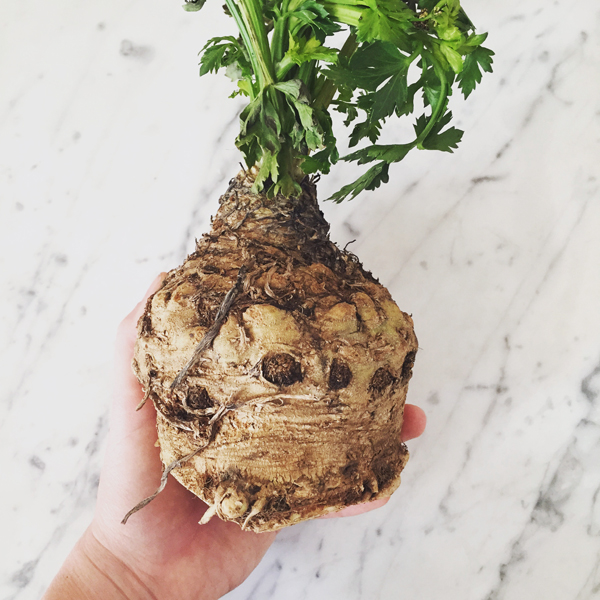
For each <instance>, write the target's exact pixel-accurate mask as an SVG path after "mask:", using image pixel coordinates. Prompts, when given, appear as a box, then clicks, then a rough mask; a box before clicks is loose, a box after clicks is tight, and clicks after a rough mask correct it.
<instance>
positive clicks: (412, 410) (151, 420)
mask: <svg viewBox="0 0 600 600" xmlns="http://www.w3.org/2000/svg"><path fill="white" fill-rule="evenodd" d="M163 277H164V275H161V276H159V277H158V278H157V279H156V280H155V281H154V282H153V284H152V286H151V287H150V289H149V290H148V292H147V293H146V297H145V298H144V300H142V302H140V303H139V304H138V305H137V306H136V307H135V309H134V310H133V311H132V312H131V313H130V314H129V315H128V316H127V317H126V318H125V319H124V321H123V322H122V323H121V325H120V326H119V331H118V335H117V344H116V363H115V372H116V385H115V393H114V400H113V405H112V409H111V418H110V432H109V435H108V440H107V450H106V456H105V462H104V465H103V468H102V475H101V478H100V486H99V489H98V502H97V506H96V512H95V515H94V519H93V521H92V524H91V525H90V527H89V528H88V530H87V531H86V533H85V534H84V536H83V538H82V540H81V541H80V543H79V544H78V546H77V547H76V550H75V551H74V553H73V554H74V555H75V558H77V553H79V554H80V555H83V563H82V558H81V556H80V557H79V562H78V563H77V565H78V566H79V570H81V565H82V564H83V565H84V566H83V568H84V569H88V570H89V569H96V570H97V571H98V572H100V573H102V574H103V576H104V577H105V578H107V579H108V581H106V580H103V584H104V585H109V586H113V587H112V589H113V590H114V592H113V593H114V594H115V595H114V597H119V596H118V595H116V594H117V593H122V594H123V597H127V598H138V597H139V598H154V599H158V598H177V599H178V600H186V599H188V598H189V599H190V600H191V599H194V600H198V599H213V598H220V597H221V596H222V595H224V594H226V593H227V592H228V591H230V590H232V589H233V588H235V587H237V586H238V585H239V584H240V583H242V581H244V580H245V579H246V577H248V575H249V574H250V573H251V572H252V571H253V570H254V568H255V567H256V566H257V565H258V563H259V562H260V560H261V558H262V557H263V555H264V553H265V552H266V551H267V549H268V548H269V546H270V545H271V544H272V543H273V540H274V539H275V533H254V532H251V531H243V530H242V529H240V527H239V525H237V524H236V523H232V522H225V521H222V520H220V519H218V518H213V519H211V520H210V521H209V522H208V523H207V524H206V525H202V526H200V525H198V521H200V519H201V518H202V515H203V514H204V512H205V511H206V508H207V506H206V504H205V503H203V502H202V501H200V500H199V499H198V498H196V496H194V495H193V494H192V493H191V492H189V491H188V490H187V489H186V488H184V487H183V486H182V485H180V484H179V483H178V482H177V481H176V480H175V479H174V478H172V477H169V478H168V482H167V485H166V487H165V489H164V490H163V491H162V492H161V493H160V494H159V495H158V496H157V497H156V498H155V499H154V500H153V501H152V502H151V503H150V504H148V505H147V506H146V507H145V508H143V509H142V510H140V511H139V512H137V513H135V514H134V515H133V516H132V517H131V518H130V520H128V522H127V525H125V526H124V525H122V524H121V520H122V519H123V516H124V515H125V514H126V513H127V512H128V511H129V510H130V509H131V507H132V506H134V505H136V504H137V503H138V502H139V501H140V499H142V498H144V497H146V496H148V495H149V493H151V492H152V491H154V490H155V489H156V487H157V484H158V482H159V480H160V477H161V472H162V463H161V461H160V451H159V449H158V448H157V447H156V446H155V441H156V411H155V409H154V407H153V406H152V404H151V403H147V406H145V407H144V408H143V410H140V411H136V410H135V408H136V406H137V405H138V404H139V403H140V401H141V400H142V397H143V392H142V389H141V386H140V384H139V382H138V381H137V379H136V378H135V376H134V374H133V372H132V370H131V360H132V357H133V347H134V344H135V339H136V335H137V331H136V324H137V321H138V319H139V317H140V316H141V314H142V312H143V310H144V306H145V303H146V299H147V298H148V297H149V296H150V295H151V294H152V293H154V292H155V291H156V290H157V289H158V288H159V287H160V284H161V282H162V279H163ZM424 428H425V414H424V413H423V411H422V410H421V409H419V408H418V407H416V406H413V405H406V407H405V412H404V425H403V428H402V439H403V440H405V441H406V440H409V439H412V438H414V437H417V436H419V435H421V433H422V432H423V430H424ZM387 500H388V499H383V500H377V501H374V502H369V503H366V504H361V505H356V506H350V507H348V508H346V509H344V510H342V511H340V512H338V513H335V515H328V516H329V517H330V516H350V515H355V514H360V513H363V512H366V511H369V510H373V509H374V508H378V507H379V506H382V505H383V504H385V503H386V502H387ZM70 559H71V560H73V557H70ZM65 564H67V563H65ZM67 566H68V565H67ZM63 570H64V568H63ZM59 577H60V574H59ZM57 579H58V578H57ZM99 585H101V583H98V582H97V583H96V588H97V587H98V586H99ZM80 587H81V588H83V587H84V586H83V584H82V585H81V586H80ZM89 587H90V586H88V588H89ZM92 587H93V586H92ZM116 590H120V592H117V591H116ZM56 591H57V594H56V595H55V596H52V595H51V592H52V588H51V589H50V590H49V593H48V596H47V600H50V599H51V598H59V597H61V600H62V599H66V598H68V597H69V596H68V595H66V594H65V593H64V592H63V593H62V595H61V596H59V595H58V590H56ZM102 595H103V596H104V597H106V596H107V594H106V593H104V594H102ZM90 597H96V596H92V595H90ZM98 597H100V594H99V595H98ZM110 597H113V596H110Z"/></svg>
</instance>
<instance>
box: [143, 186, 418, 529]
mask: <svg viewBox="0 0 600 600" xmlns="http://www.w3.org/2000/svg"><path fill="white" fill-rule="evenodd" d="M251 184H252V181H251V180H250V179H249V178H247V177H246V176H245V175H244V174H240V175H238V177H237V178H236V179H234V180H233V181H232V184H231V186H230V188H229V190H228V191H227V193H226V194H225V195H224V196H223V197H222V198H221V200H220V202H221V206H220V209H219V211H218V213H217V215H216V217H215V218H214V220H213V227H212V231H211V232H210V233H209V234H207V235H205V236H204V237H203V238H202V239H201V240H200V241H198V243H197V247H196V251H195V252H194V253H193V254H191V255H190V256H189V257H188V259H187V260H186V261H185V262H184V264H183V265H182V266H180V267H179V268H178V269H175V270H173V271H171V272H170V273H169V274H168V276H167V277H166V279H165V281H164V284H163V286H162V288H161V289H160V290H159V291H158V292H156V293H155V294H154V296H152V298H151V299H150V300H149V301H148V303H147V305H146V310H145V313H144V315H143V316H142V318H141V319H140V321H139V324H138V332H139V337H138V341H137V345H136V351H135V358H134V370H135V372H136V374H137V376H138V378H139V380H140V382H141V383H142V385H143V387H144V389H145V391H146V393H147V394H148V397H149V398H150V399H151V400H152V401H153V403H154V405H155V406H156V409H157V412H158V417H157V429H158V439H159V443H160V447H161V458H162V461H163V463H164V464H165V465H169V464H171V463H173V461H176V460H178V459H179V458H181V457H182V456H185V455H187V454H190V453H192V452H194V450H195V449H196V448H198V447H200V446H203V445H204V444H206V447H205V448H203V449H202V450H201V451H200V452H198V453H197V454H195V455H194V456H193V457H192V458H191V459H190V460H189V461H187V462H186V463H184V464H182V465H181V466H180V467H179V468H177V469H174V470H173V471H172V474H173V476H174V477H175V478H176V479H177V480H178V481H180V482H181V483H182V484H183V485H184V486H185V487H186V488H188V489H189V490H191V491H192V492H193V493H194V494H196V495H197V496H199V497H200V498H201V499H202V500H204V501H205V502H207V503H208V504H209V505H210V509H209V510H210V511H211V512H210V513H209V514H216V515H217V516H219V517H220V518H222V519H224V520H230V521H235V522H237V523H238V524H239V525H240V526H242V527H243V528H244V529H249V530H253V531H257V532H258V531H272V530H276V529H280V528H281V527H285V526H287V525H291V524H294V523H297V522H299V521H303V520H305V519H311V518H314V517H318V516H321V515H323V514H326V513H330V512H333V511H337V510H340V509H342V508H344V507H345V506H348V505H351V504H357V503H360V502H366V501H369V500H375V499H377V498H381V497H384V496H389V495H390V494H391V493H392V492H393V491H394V490H395V489H396V488H397V487H398V485H399V484H400V472H401V471H402V469H403V468H404V466H405V464H406V461H407V460H408V451H407V449H406V446H405V445H404V444H403V443H402V442H401V441H400V430H401V428H402V417H403V410H404V402H405V399H406V393H407V388H408V381H409V379H410V377H411V373H412V366H413V363H414V359H415V354H416V351H417V339H416V337H415V334H414V331H413V323H412V319H411V318H410V317H409V316H408V315H407V314H405V313H403V312H402V311H400V309H399V308H398V307H397V306H396V304H395V303H394V301H393V300H392V298H391V296H390V294H389V292H388V291H387V289H385V288H384V287H383V286H381V285H380V284H379V283H378V282H377V281H376V280H375V279H374V278H373V277H372V276H371V274H370V273H368V272H367V271H365V270H364V269H363V268H362V266H361V264H360V263H359V262H358V260H357V259H356V257H355V256H354V255H352V254H350V253H348V252H345V251H342V250H340V249H339V248H338V247H337V246H335V245H334V244H333V243H332V242H330V240H329V236H328V229H329V227H328V224H327V223H326V221H325V219H324V218H323V215H322V213H321V211H320V210H319V208H318V205H317V200H316V190H315V187H314V185H313V184H312V183H310V182H305V183H304V184H303V190H304V193H303V194H302V196H301V197H300V198H298V199H286V198H283V197H280V196H277V197H275V198H273V199H268V198H266V197H265V196H264V195H261V194H254V193H252V192H251V190H250V187H251ZM242 267H244V268H245V269H246V275H245V278H244V284H243V288H242V289H241V290H240V291H239V293H238V294H237V296H236V298H235V301H234V302H233V304H232V306H231V307H230V308H229V309H228V314H227V318H226V319H225V320H224V322H223V324H222V326H221V327H220V330H219V333H218V335H217V336H216V337H215V338H214V341H213V342H212V345H211V346H210V347H208V348H207V349H206V350H204V351H203V352H202V355H201V356H200V357H199V359H198V360H197V361H196V362H195V363H194V364H193V366H192V367H191V368H189V370H188V372H187V374H186V375H185V377H183V378H182V379H181V381H180V383H179V384H178V385H177V386H175V387H174V388H173V389H171V386H172V384H173V382H174V380H175V379H176V377H177V375H178V374H179V373H180V372H181V370H182V369H183V367H184V366H185V365H186V363H188V361H189V360H190V358H191V357H192V356H193V354H194V351H195V349H196V348H197V346H198V344H199V343H200V341H201V340H202V338H203V337H204V336H205V334H206V332H207V331H208V330H209V329H210V327H211V326H212V325H213V324H214V322H215V318H216V315H217V313H218V311H219V308H220V307H221V305H222V302H223V299H224V297H225V296H226V294H227V292H228V291H230V290H231V289H232V287H234V286H235V283H236V279H237V276H238V272H239V271H240V269H242ZM224 406H225V407H227V408H228V410H227V411H226V412H222V416H221V417H220V418H219V419H218V420H216V421H214V425H211V426H210V427H209V421H210V420H211V417H213V416H214V415H215V413H217V411H219V409H220V408H221V407H224ZM209 430H211V431H210V433H209ZM209 436H210V438H211V439H210V440H209V443H206V442H207V438H208V437H209Z"/></svg>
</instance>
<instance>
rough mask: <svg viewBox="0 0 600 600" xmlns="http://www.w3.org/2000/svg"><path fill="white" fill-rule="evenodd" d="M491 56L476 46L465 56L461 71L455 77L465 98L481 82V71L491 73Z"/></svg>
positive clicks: (486, 49) (488, 51)
mask: <svg viewBox="0 0 600 600" xmlns="http://www.w3.org/2000/svg"><path fill="white" fill-rule="evenodd" d="M493 56H494V53H493V52H492V51H491V50H488V48H484V47H483V46H478V47H477V48H475V49H474V50H473V51H472V52H471V53H470V54H467V56H466V57H465V64H464V67H463V70H462V72H461V73H460V74H459V75H458V77H457V79H458V87H459V88H460V89H461V91H462V93H463V95H464V97H465V98H467V97H468V96H469V95H470V94H471V92H472V91H473V90H474V89H475V86H476V85H477V84H478V83H479V82H480V81H481V77H482V76H483V72H482V71H486V72H487V73H491V72H492V62H493V58H492V57H493Z"/></svg>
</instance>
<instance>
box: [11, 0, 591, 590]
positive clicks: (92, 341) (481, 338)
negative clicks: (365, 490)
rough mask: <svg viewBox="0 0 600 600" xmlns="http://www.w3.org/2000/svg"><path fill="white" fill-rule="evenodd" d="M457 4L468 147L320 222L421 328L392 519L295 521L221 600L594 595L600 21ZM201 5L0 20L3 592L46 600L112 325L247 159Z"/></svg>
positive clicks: (412, 163)
mask: <svg viewBox="0 0 600 600" xmlns="http://www.w3.org/2000/svg"><path fill="white" fill-rule="evenodd" d="M465 5H466V7H467V9H468V12H469V13H470V15H471V17H472V18H473V20H474V21H475V22H476V23H477V24H478V25H479V26H480V28H481V30H482V31H489V32H490V37H489V39H488V45H489V46H490V47H492V48H493V49H494V50H495V51H496V57H495V67H494V70H495V73H494V74H493V75H486V76H485V78H484V80H483V83H482V85H481V87H480V88H479V89H478V90H477V91H476V92H475V93H474V94H473V95H472V96H471V97H470V98H469V99H468V100H467V101H466V102H463V101H462V100H461V99H460V98H458V97H456V98H453V101H452V106H451V107H452V109H453V111H454V114H455V118H456V120H457V122H458V126H459V127H462V128H464V129H465V132H466V133H465V136H464V139H463V142H462V144H461V146H460V147H459V149H458V150H457V151H456V152H455V153H454V154H444V153H431V152H429V153H427V152H413V153H412V154H409V156H408V157H407V158H406V160H405V161H403V164H400V165H398V166H396V167H394V168H392V170H391V180H390V183H389V184H388V185H387V186H384V187H382V188H380V189H379V190H377V191H375V192H370V193H367V194H364V195H363V196H362V197H361V198H358V199H356V200H354V201H352V202H348V203H346V204H342V205H340V206H334V205H331V204H324V205H323V209H324V211H325V213H326V216H327V218H328V219H329V220H330V222H331V226H332V228H331V232H332V237H333V239H335V240H336V241H338V243H339V244H340V245H345V244H347V243H351V246H349V248H351V249H352V251H353V252H355V253H356V254H358V255H359V256H360V257H361V259H362V260H363V261H364V264H365V266H366V267H367V268H369V269H370V270H372V271H373V272H374V273H375V274H376V275H377V276H378V277H379V278H380V280H381V281H382V282H383V283H385V284H386V285H387V286H388V287H389V288H390V290H391V292H392V293H393V295H394V297H395V299H396V300H397V302H398V303H399V305H400V306H401V307H402V308H403V309H404V310H406V311H408V312H410V313H412V314H413V317H414V319H415V323H416V328H417V334H418V337H419V346H420V350H419V355H418V360H417V365H416V368H415V374H414V377H413V380H412V381H411V389H410V401H411V402H414V403H417V404H420V405H421V406H422V407H423V408H424V409H425V410H426V411H427V413H428V417H429V423H428V428H427V431H426V434H425V435H424V436H423V437H422V438H421V439H419V440H414V441H412V442H410V444H409V447H410V450H411V459H410V461H409V464H408V466H407V469H406V471H405V474H404V476H403V484H402V486H401V488H400V489H399V490H398V492H397V493H396V494H394V496H393V498H392V500H391V501H390V503H389V504H388V505H387V506H386V507H385V508H383V509H381V510H378V511H375V512H372V513H369V514H366V515H363V516H361V517H357V518H354V519H343V520H324V521H316V522H309V523H304V524H301V525H298V526H295V527H292V528H289V529H286V530H284V531H283V532H281V533H280V534H279V536H278V538H277V540H276V542H275V544H274V546H273V547H272V548H271V550H270V551H269V552H268V553H267V555H266V556H265V558H264V560H263V561H262V563H261V564H260V566H259V567H258V569H257V570H256V571H255V572H254V573H253V574H252V575H251V576H250V578H249V579H248V580H247V581H246V582H245V583H244V584H243V585H242V586H241V587H240V588H238V589H237V590H235V591H233V592H231V593H230V594H229V595H228V596H227V597H228V598H230V599H231V600H269V599H279V598H285V599H286V600H300V599H304V598H307V599H308V598H310V599H311V600H325V599H327V600H332V599H338V598H339V599H344V600H359V599H360V600H388V599H390V600H391V599H396V598H399V597H407V598H408V597H410V598H423V599H427V600H434V599H438V598H444V599H447V598H450V599H453V600H454V599H456V600H513V599H514V600H517V599H519V600H521V599H523V598H544V600H559V599H560V600H590V599H593V598H596V597H600V466H599V465H600V310H599V309H598V307H599V306H600V237H599V235H598V232H599V231H600V167H599V165H600V77H599V76H598V73H600V6H599V5H598V4H597V2H595V1H594V0H574V1H573V2H566V1H563V0H559V1H557V2H553V3H548V2H543V1H542V0H531V1H530V2H527V3H523V2H517V0H508V1H506V2H502V3H487V2H481V1H478V0H472V1H471V2H469V3H465ZM200 14H201V15H202V17H199V16H198V15H190V14H186V13H185V12H183V11H181V10H180V9H179V7H178V6H174V5H171V4H169V3H159V2H153V1H151V2H150V3H148V2H144V3H142V2H140V0H132V1H131V2H129V3H118V2H116V1H114V0H109V1H108V2H104V3H101V4H89V3H79V4H78V3H73V2H67V0H59V1H57V2H54V3H46V4H43V5H40V6H38V7H36V9H35V10H32V9H31V7H29V6H25V5H23V4H22V3H19V2H17V0H5V2H4V3H3V5H2V8H0V16H1V18H0V81H1V82H2V86H1V89H0V277H1V285H0V306H1V307H2V310H1V311H0V352H1V353H2V360H1V361H0V365H1V366H0V381H1V385H0V453H1V455H2V456H3V458H4V468H3V484H2V492H1V493H0V539H1V540H2V543H1V545H0V558H1V561H0V562H1V564H2V567H1V572H0V597H2V598H6V599H7V600H8V599H11V600H28V599H34V598H39V597H40V596H41V594H42V592H43V590H44V589H45V587H46V586H47V585H48V583H49V581H50V580H51V578H52V577H53V575H54V573H55V572H56V570H57V569H58V567H59V565H60V564H61V562H62V560H63V559H64V557H65V556H66V554H67V553H68V552H69V550H70V548H71V547H72V545H73V544H74V542H75V540H76V539H77V538H78V536H79V535H80V534H81V532H82V531H83V530H84V528H85V527H86V525H87V523H88V522H89V519H90V518H91V514H92V511H93V506H94V499H95V492H96V487H97V482H98V475H99V471H100V464H101V457H102V453H103V449H104V440H105V435H106V431H107V426H108V405H109V398H110V389H111V383H110V373H111V361H112V356H111V354H112V342H113V337H114V332H115V330H116V326H117V324H118V323H119V321H120V319H121V318H122V317H123V316H124V315H125V314H126V313H127V312H129V310H130V309H131V308H132V307H133V305H134V304H135V303H136V302H137V301H138V300H139V298H140V296H141V295H142V294H143V292H144V290H145V289H146V287H147V285H148V284H149V282H150V281H151V280H152V279H153V278H154V276H155V275H156V274H157V273H158V272H160V271H162V270H167V269H169V268H172V267H173V266H175V265H177V264H178V263H179V262H180V261H181V260H182V259H183V257H184V256H185V255H186V253H187V252H189V251H190V250H191V248H192V247H193V244H194V238H196V237H199V236H200V235H201V234H202V233H203V232H204V231H206V230H207V228H208V226H209V223H210V215H211V214H213V213H214V212H215V210H216V207H217V201H218V196H219V194H220V193H222V191H223V190H224V189H225V187H226V185H227V181H228V180H229V178H230V177H232V176H233V175H234V174H235V172H236V170H237V165H238V162H239V156H238V154H237V152H236V150H235V147H234V145H233V139H234V137H235V135H236V128H237V111H238V109H239V103H237V101H236V100H229V101H226V100H225V99H226V97H227V96H228V95H229V93H230V91H231V89H230V87H231V85H230V83H229V82H228V81H227V79H226V78H224V77H210V78H202V79H199V78H198V77H197V52H198V50H199V49H200V48H201V46H202V45H203V43H204V41H205V40H206V38H207V37H209V36H210V35H213V34H214V31H213V30H217V29H218V30H219V31H225V30H226V28H227V27H229V25H228V23H227V20H226V19H225V18H224V17H222V16H221V15H220V7H219V3H216V4H212V5H211V3H207V5H206V6H205V8H204V9H203V12H202V13H200ZM208 23H210V27H209V29H210V31H208V30H207V24H208ZM349 174H350V176H352V175H353V174H354V173H353V172H352V168H351V167H350V168H349V167H347V166H344V165H341V166H340V167H339V168H336V169H335V170H334V172H333V173H332V174H331V175H330V176H328V177H326V178H323V180H322V182H321V184H320V196H321V197H323V198H324V197H326V196H327V195H328V194H329V193H331V192H333V191H335V190H336V189H337V188H338V187H339V186H340V185H341V184H342V183H343V182H344V181H345V178H347V177H348V176H349Z"/></svg>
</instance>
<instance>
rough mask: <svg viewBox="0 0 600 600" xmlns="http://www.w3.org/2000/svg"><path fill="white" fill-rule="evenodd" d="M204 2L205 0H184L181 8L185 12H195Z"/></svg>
mask: <svg viewBox="0 0 600 600" xmlns="http://www.w3.org/2000/svg"><path fill="white" fill-rule="evenodd" d="M205 4H206V0H185V4H184V5H183V10H185V11H187V12H197V11H199V10H200V9H201V8H202V7H203V6H204V5H205Z"/></svg>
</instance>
